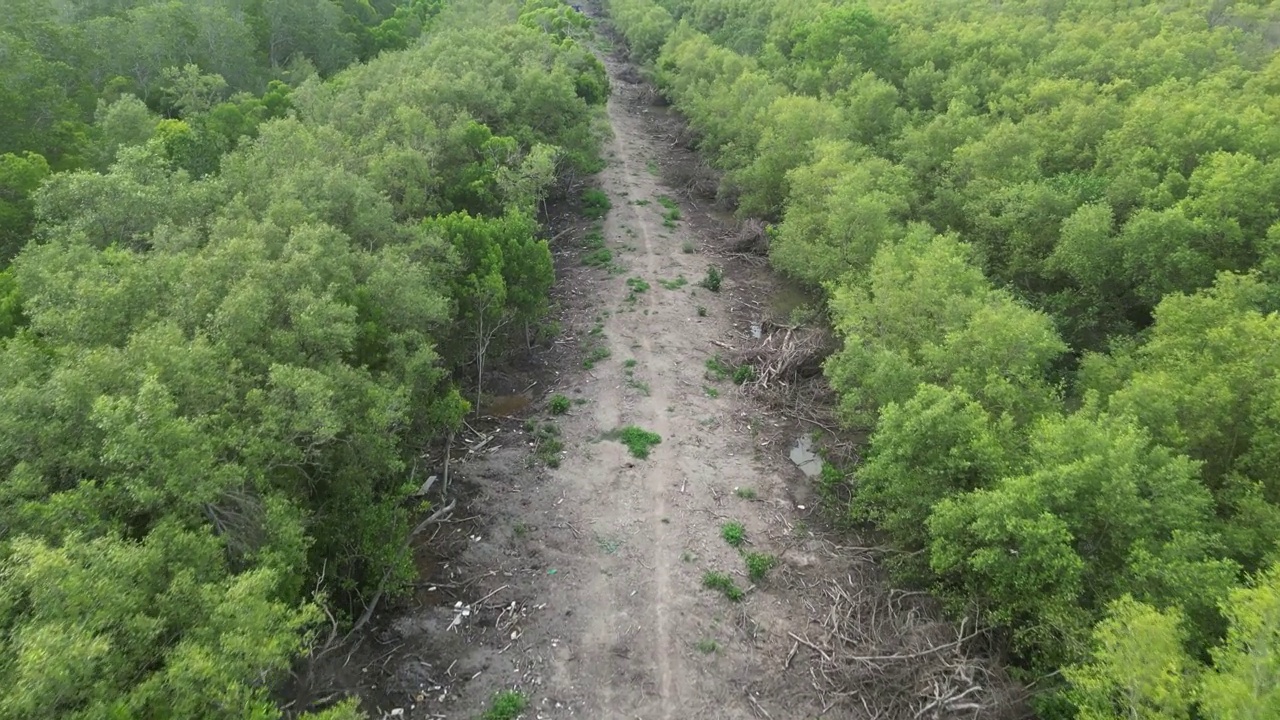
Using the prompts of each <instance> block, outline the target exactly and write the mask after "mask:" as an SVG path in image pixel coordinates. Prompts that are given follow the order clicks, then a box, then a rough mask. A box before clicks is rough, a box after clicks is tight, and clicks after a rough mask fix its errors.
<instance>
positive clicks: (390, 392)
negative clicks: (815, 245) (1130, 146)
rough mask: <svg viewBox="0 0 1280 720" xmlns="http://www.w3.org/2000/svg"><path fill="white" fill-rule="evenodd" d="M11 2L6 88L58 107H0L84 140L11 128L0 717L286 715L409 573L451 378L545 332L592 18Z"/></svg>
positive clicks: (0, 367) (1, 327)
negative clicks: (554, 233)
mask: <svg viewBox="0 0 1280 720" xmlns="http://www.w3.org/2000/svg"><path fill="white" fill-rule="evenodd" d="M17 9H18V10H19V12H18V13H17V15H16V16H15V17H12V18H6V21H7V22H8V23H9V24H8V25H6V27H5V29H4V31H3V34H2V35H0V42H4V43H7V48H8V50H9V54H8V55H6V60H5V63H4V64H3V65H2V66H0V72H15V73H25V74H26V75H24V76H27V75H29V76H30V77H38V74H39V73H41V72H48V73H54V74H58V73H61V75H59V76H58V77H60V78H61V80H60V81H59V82H56V83H55V82H46V80H43V79H42V80H40V81H39V83H40V87H41V88H43V89H45V90H50V89H56V90H57V91H58V92H62V91H64V90H65V91H66V96H65V97H61V96H60V98H55V99H50V98H47V97H44V96H38V97H37V96H32V97H27V96H26V95H24V96H23V102H22V103H13V102H10V100H9V99H7V98H3V99H0V113H19V114H20V113H34V114H44V116H48V117H59V118H62V120H60V121H59V122H61V123H64V124H66V127H68V128H74V132H72V131H71V130H68V132H72V135H77V136H83V137H80V139H78V140H76V142H75V143H71V144H65V143H63V140H64V139H65V137H70V136H62V135H58V134H57V133H56V132H55V133H54V134H52V135H48V134H46V135H39V134H38V133H37V135H17V134H13V133H15V132H18V131H22V132H26V131H27V130H28V129H32V128H34V129H35V130H37V131H41V128H43V129H46V130H47V129H48V128H50V127H55V125H56V124H55V125H49V124H48V123H45V124H37V125H31V124H29V123H27V122H25V121H23V122H17V121H13V122H11V121H10V120H11V119H10V118H8V117H6V118H3V119H0V132H6V133H10V134H8V135H5V136H3V137H0V150H14V151H20V152H13V153H11V154H6V155H3V156H0V182H4V183H5V185H4V188H5V190H4V191H3V192H0V222H4V224H5V225H4V228H3V230H4V233H5V234H4V235H3V236H2V237H3V239H4V241H5V242H6V243H7V244H8V245H7V247H8V248H9V249H10V251H11V252H10V254H13V253H14V252H16V257H15V258H14V259H13V262H12V266H11V267H10V268H9V269H8V270H6V271H5V272H4V273H0V477H3V482H0V528H2V530H0V649H2V652H0V684H3V686H4V687H5V692H4V693H2V694H0V718H15V719H18V718H23V719H25V718H32V717H60V718H103V717H119V718H125V717H130V718H132V717H155V718H160V717H181V718H242V717H252V718H270V717H277V716H278V715H279V712H278V711H277V710H276V709H275V707H274V705H273V703H272V702H271V701H270V692H271V690H272V688H273V686H274V685H275V683H277V682H278V681H279V680H280V679H281V678H282V676H283V673H285V672H286V671H287V670H288V669H289V666H290V665H291V663H292V662H293V661H294V660H295V659H296V658H297V657H298V655H299V654H300V653H304V652H306V651H307V649H308V648H309V647H310V646H311V643H312V642H313V640H314V631H315V630H316V627H317V623H319V622H320V621H322V620H325V615H324V612H323V610H324V609H328V610H329V611H330V612H332V613H333V614H334V615H335V616H336V617H338V619H339V620H341V619H343V618H346V619H347V620H348V621H350V620H351V619H353V618H354V617H355V616H356V615H358V614H359V613H360V612H361V611H362V610H363V609H364V608H365V607H366V606H367V604H368V603H369V602H370V600H371V598H372V596H373V595H374V594H375V591H376V588H378V587H389V588H391V589H392V590H393V591H394V590H395V589H396V588H399V587H402V585H403V580H405V579H406V578H408V577H409V576H410V572H411V570H412V567H411V564H410V562H409V557H408V548H407V542H406V536H407V533H408V531H409V528H410V527H411V523H412V521H413V519H414V515H415V514H416V513H417V512H419V511H422V510H424V509H429V506H428V505H427V504H426V503H425V501H423V500H421V499H419V500H414V499H413V498H412V492H413V491H414V490H416V485H417V484H419V483H420V482H421V475H420V474H419V475H418V476H417V479H416V481H415V473H414V470H415V467H414V463H415V458H417V457H419V456H420V454H421V451H422V447H423V445H424V444H425V443H429V442H431V441H432V440H433V439H434V438H439V437H442V436H443V435H444V434H446V433H448V432H449V431H451V430H452V429H453V428H454V427H455V426H456V425H457V423H458V422H459V421H460V418H461V417H462V415H463V414H464V413H465V412H466V411H467V408H468V404H467V402H466V401H464V400H463V398H462V395H461V393H460V388H459V386H458V384H457V383H458V381H459V379H460V378H464V377H470V373H471V371H472V368H475V367H476V366H481V364H482V363H483V360H484V357H485V356H486V354H493V353H495V352H497V351H498V350H500V349H501V348H502V347H503V346H504V345H505V344H507V343H508V339H509V338H508V335H511V337H513V338H514V337H518V338H519V342H520V343H521V344H523V343H524V342H525V338H526V335H525V332H524V326H525V325H526V324H532V323H536V322H537V321H538V319H539V318H540V317H541V316H542V314H543V313H544V312H545V310H546V298H547V296H548V289H549V286H550V284H551V282H552V267H551V258H550V253H549V252H548V249H547V245H546V242H545V241H544V240H539V239H537V238H536V237H535V234H536V231H537V225H536V221H535V215H536V211H537V206H538V203H539V202H540V201H541V200H543V199H544V198H545V197H546V196H547V195H548V193H551V192H553V191H554V190H555V187H556V181H557V178H559V177H561V176H563V175H564V174H565V173H567V172H581V171H583V170H588V169H591V168H592V167H593V166H594V165H595V164H597V162H598V160H597V158H596V152H595V149H596V146H597V134H598V133H597V132H596V129H595V124H596V121H597V118H598V116H599V109H598V107H595V106H598V105H599V104H601V103H602V102H603V101H604V99H605V97H606V96H607V94H608V84H607V80H606V78H605V74H604V70H603V67H602V66H601V65H600V64H599V63H598V61H596V60H595V59H594V57H593V56H592V55H591V54H590V53H589V52H588V51H587V50H586V49H585V48H584V47H583V46H582V45H580V44H579V42H578V41H577V40H576V39H575V38H577V37H579V36H580V35H581V34H582V33H583V32H584V28H585V27H586V19H585V18H584V17H583V16H581V15H580V14H578V13H575V12H572V11H571V10H570V9H569V8H568V7H567V6H565V5H563V4H561V3H560V2H559V1H558V0H529V2H528V3H527V4H525V5H524V6H523V7H519V6H512V5H511V4H509V3H504V2H488V3H486V2H467V3H459V4H458V6H457V7H451V8H445V9H443V10H441V9H440V8H439V7H438V5H437V4H434V3H424V2H421V1H420V0H413V2H405V3H390V2H378V1H377V0H374V1H373V2H371V3H368V4H366V3H364V2H340V3H333V2H330V1H329V0H303V1H298V0H259V1H256V2H255V1H253V0H247V1H246V2H244V3H238V2H204V1H201V0H189V1H186V2H166V3H146V2H89V1H87V0H83V1H77V2H68V3H45V2H35V1H34V0H32V1H31V2H24V3H19V5H18V8H17ZM353 17H354V18H357V19H358V20H359V21H360V22H359V23H358V24H353V22H354V21H352V20H351V18H353ZM428 17H430V18H434V19H433V20H432V27H431V29H430V32H429V33H427V35H426V36H425V37H424V38H423V41H422V42H419V43H415V44H413V47H408V48H407V49H403V50H398V51H385V52H382V53H381V54H379V55H378V56H377V57H376V58H372V59H370V60H369V61H368V62H367V63H365V64H357V65H355V66H353V67H351V68H349V69H347V70H343V71H340V72H339V71H338V70H339V69H340V68H341V67H342V66H343V65H345V64H346V63H348V62H349V61H351V60H354V59H357V58H359V57H372V55H373V54H374V53H375V52H376V51H377V50H394V48H397V47H401V46H406V45H408V44H409V43H408V38H409V37H410V36H412V35H413V34H415V33H416V32H417V31H418V30H420V29H421V28H422V27H423V25H424V22H425V19H426V18H428ZM228 18H232V19H234V22H232V21H231V20H229V19H228ZM378 18H382V20H381V21H379V22H377V23H376V24H375V23H374V22H373V21H374V20H377V19H378ZM201 22H207V25H201V24H200V23H201ZM361 28H363V29H361ZM205 30H207V31H208V32H209V33H211V37H209V38H206V37H205V36H204V35H200V34H199V32H204V31H205ZM189 31H190V32H196V33H197V34H195V35H187V34H184V33H188V32H189ZM103 33H106V35H102V34H103ZM110 33H121V34H122V35H110ZM369 37H372V38H374V39H375V40H376V41H375V40H368V38H369ZM109 38H127V40H126V39H114V40H112V39H109ZM215 39H216V40H218V42H225V43H231V44H230V45H214V46H212V47H210V46H207V45H205V44H202V43H203V41H204V40H208V41H209V42H211V43H212V42H214V40H215ZM148 43H152V44H155V43H158V44H159V45H158V46H157V47H152V46H151V45H148ZM236 43H239V44H236ZM179 50H180V51H179ZM232 50H234V51H232ZM206 51H207V52H208V55H207V57H206V56H204V55H200V53H204V52H206ZM112 52H120V53H142V52H145V53H147V54H146V55H145V57H142V58H138V57H133V56H129V57H123V58H111V57H105V56H103V55H102V53H112ZM24 53H25V55H24ZM175 53H176V54H175ZM13 58H19V59H20V60H21V62H24V63H29V64H27V65H22V64H21V63H19V64H15V63H14V62H13ZM303 58H306V59H307V61H309V62H311V63H313V64H315V65H316V66H317V67H318V68H320V69H321V70H322V71H323V73H324V74H330V73H333V75H332V77H331V78H330V79H327V80H325V79H322V78H321V77H320V76H317V75H315V74H314V73H304V74H302V75H299V74H296V73H295V71H296V69H297V68H298V67H299V66H300V63H301V64H305V63H302V59H303ZM142 60H146V61H148V62H153V63H154V67H153V68H152V70H153V72H151V73H149V74H145V75H136V76H131V77H130V78H129V79H128V82H127V83H117V82H114V81H113V80H112V78H113V77H115V76H116V75H117V74H118V71H117V70H116V69H114V68H118V67H126V66H127V67H129V68H135V69H137V68H139V67H141V66H140V65H138V63H139V62H141V61H142ZM226 63H242V65H227V64H226ZM285 65H288V66H289V67H290V68H292V69H291V70H289V71H288V72H286V71H285V69H284V66H285ZM139 72H140V71H139ZM32 73H34V74H32ZM290 73H294V74H290ZM273 77H274V78H277V80H276V81H275V82H271V83H270V84H267V81H268V80H270V79H271V78H273ZM282 80H287V81H288V82H289V83H291V84H288V85H286V84H284V82H282ZM0 87H3V88H5V91H9V90H12V89H14V88H15V86H14V85H13V84H11V83H10V81H9V79H5V80H4V82H3V83H0ZM228 88H235V89H238V90H250V91H252V92H257V93H258V94H256V95H252V94H239V95H235V96H231V97H230V99H225V100H224V97H225V96H226V93H227V92H228ZM18 90H19V91H20V93H19V94H21V93H22V92H25V91H21V88H18ZM95 97H96V98H97V99H96V100H95ZM156 98H161V99H160V100H158V101H157V99H156ZM55 100H56V102H55ZM23 103H26V104H23ZM40 103H47V104H44V105H41V104H40ZM59 103H61V104H59ZM95 103H96V107H97V110H96V111H95V112H94V113H93V118H94V121H93V124H92V125H88V124H86V123H87V122H88V121H87V120H86V117H85V116H84V115H83V114H81V113H82V112H83V111H84V110H85V109H86V107H88V108H92V107H94V106H95ZM24 117H25V116H24ZM55 130H56V127H55ZM211 136H216V137H219V138H223V139H224V140H227V142H222V141H209V137H211ZM71 148H74V152H73V151H72V150H71ZM74 157H78V158H79V160H76V161H73V158H74ZM77 166H78V167H79V168H80V169H75V168H76V167H77ZM32 229H33V230H32ZM31 231H33V232H34V235H33V236H31V237H28V235H27V232H31ZM19 248H21V249H20V251H19V250H18V249H19ZM517 326H519V327H520V328H521V331H520V332H516V333H503V332H498V330H499V329H502V328H508V329H510V330H514V329H515V328H516V327H517ZM481 367H482V366H481ZM325 622H326V624H327V620H325ZM352 713H354V709H353V708H352V707H351V706H349V705H343V706H339V707H337V708H335V709H333V710H332V711H331V712H329V713H326V714H325V715H324V717H332V718H337V717H347V716H350V715H351V714H352Z"/></svg>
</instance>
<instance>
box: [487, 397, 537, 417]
mask: <svg viewBox="0 0 1280 720" xmlns="http://www.w3.org/2000/svg"><path fill="white" fill-rule="evenodd" d="M532 402H533V398H532V397H530V396H528V395H498V396H496V397H494V398H492V399H490V400H489V401H488V402H486V403H485V405H484V409H483V413H484V414H485V415H492V416H493V417H510V416H512V415H515V414H516V413H518V412H520V411H521V410H524V409H525V408H527V407H529V404H530V403H532Z"/></svg>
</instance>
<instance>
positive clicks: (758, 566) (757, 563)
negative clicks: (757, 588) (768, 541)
mask: <svg viewBox="0 0 1280 720" xmlns="http://www.w3.org/2000/svg"><path fill="white" fill-rule="evenodd" d="M744 560H746V563H747V576H748V577H750V578H751V582H755V583H758V582H760V581H761V580H764V576H765V575H767V574H769V571H770V570H772V569H773V568H774V566H776V565H777V564H778V558H776V557H774V556H772V555H769V554H767V553H747V555H746V557H745V558H744Z"/></svg>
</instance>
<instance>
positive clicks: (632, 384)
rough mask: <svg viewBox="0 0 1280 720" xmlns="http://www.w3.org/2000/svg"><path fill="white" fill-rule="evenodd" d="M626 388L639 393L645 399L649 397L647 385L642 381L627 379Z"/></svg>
mask: <svg viewBox="0 0 1280 720" xmlns="http://www.w3.org/2000/svg"><path fill="white" fill-rule="evenodd" d="M627 387H629V388H632V389H633V390H635V391H636V392H638V393H640V394H641V395H644V396H645V397H649V392H650V390H649V383H647V382H644V381H643V380H636V379H635V378H629V379H628V380H627Z"/></svg>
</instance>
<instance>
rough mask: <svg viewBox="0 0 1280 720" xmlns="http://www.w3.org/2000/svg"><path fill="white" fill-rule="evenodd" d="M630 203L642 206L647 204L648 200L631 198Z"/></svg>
mask: <svg viewBox="0 0 1280 720" xmlns="http://www.w3.org/2000/svg"><path fill="white" fill-rule="evenodd" d="M631 203H632V204H633V205H639V206H640V207H644V206H645V205H648V204H649V201H648V200H647V199H646V198H640V199H639V200H632V201H631Z"/></svg>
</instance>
